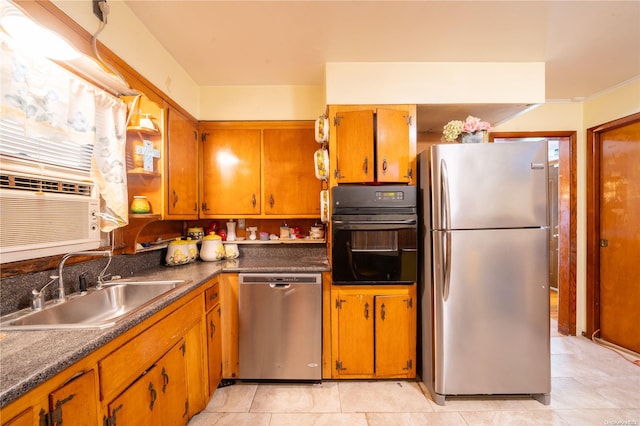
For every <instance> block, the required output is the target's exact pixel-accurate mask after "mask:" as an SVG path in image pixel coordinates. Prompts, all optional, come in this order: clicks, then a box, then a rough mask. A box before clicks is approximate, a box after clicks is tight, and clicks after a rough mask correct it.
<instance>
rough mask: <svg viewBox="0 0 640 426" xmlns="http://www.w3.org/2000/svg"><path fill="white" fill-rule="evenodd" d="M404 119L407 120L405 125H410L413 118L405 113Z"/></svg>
mask: <svg viewBox="0 0 640 426" xmlns="http://www.w3.org/2000/svg"><path fill="white" fill-rule="evenodd" d="M404 119H405V120H406V121H407V126H409V127H411V121H412V120H413V117H412V116H410V115H405V116H404Z"/></svg>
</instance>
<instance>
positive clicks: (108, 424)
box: [102, 404, 122, 426]
mask: <svg viewBox="0 0 640 426" xmlns="http://www.w3.org/2000/svg"><path fill="white" fill-rule="evenodd" d="M120 410H122V404H120V405H118V406H117V407H116V408H114V409H113V411H112V412H111V416H110V417H107V416H102V426H117V425H116V413H117V412H118V411H120Z"/></svg>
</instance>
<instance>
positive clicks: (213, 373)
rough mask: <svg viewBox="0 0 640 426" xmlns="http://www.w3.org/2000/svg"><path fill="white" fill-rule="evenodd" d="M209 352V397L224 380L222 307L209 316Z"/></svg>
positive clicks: (217, 306) (218, 306)
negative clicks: (221, 327) (221, 326)
mask: <svg viewBox="0 0 640 426" xmlns="http://www.w3.org/2000/svg"><path fill="white" fill-rule="evenodd" d="M207 346H208V348H207V350H208V370H209V396H211V395H213V393H214V392H215V391H216V388H217V387H218V384H219V383H220V380H222V333H221V329H220V305H219V304H218V305H216V306H214V308H213V309H212V310H211V311H210V312H209V313H208V314H207Z"/></svg>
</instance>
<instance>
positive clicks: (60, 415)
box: [0, 369, 98, 426]
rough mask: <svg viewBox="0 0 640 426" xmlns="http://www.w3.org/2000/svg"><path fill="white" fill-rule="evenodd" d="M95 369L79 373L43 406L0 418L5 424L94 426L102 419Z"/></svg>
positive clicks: (48, 397)
mask: <svg viewBox="0 0 640 426" xmlns="http://www.w3.org/2000/svg"><path fill="white" fill-rule="evenodd" d="M96 389H97V388H96V373H95V370H94V369H89V370H88V371H79V372H77V373H76V374H73V375H71V377H70V378H69V379H68V380H67V381H65V382H64V383H63V384H62V385H60V386H59V387H57V388H55V389H53V390H51V391H50V393H49V395H46V396H45V397H44V398H43V400H42V401H41V403H38V404H33V405H32V406H31V407H28V408H27V409H25V410H24V411H22V412H21V413H20V414H18V415H16V416H14V417H13V418H11V419H5V416H4V410H3V413H2V414H1V415H0V419H1V420H2V425H3V426H4V425H6V426H9V425H11V426H22V425H25V426H26V425H31V426H33V425H47V426H49V425H51V426H53V425H61V424H63V423H64V424H74V425H93V424H95V423H96V421H97V419H98V403H97V398H96V395H97V391H96Z"/></svg>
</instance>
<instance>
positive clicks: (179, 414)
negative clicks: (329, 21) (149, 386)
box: [155, 340, 189, 425]
mask: <svg viewBox="0 0 640 426" xmlns="http://www.w3.org/2000/svg"><path fill="white" fill-rule="evenodd" d="M185 352H186V346H185V342H184V340H183V341H181V342H180V343H178V344H177V345H175V346H174V347H173V348H172V349H171V350H170V351H169V352H167V354H166V355H165V356H163V357H162V359H161V360H160V361H159V362H158V364H157V367H158V369H157V370H156V373H157V374H158V378H157V379H156V380H155V382H156V384H157V387H158V393H159V398H158V402H159V405H160V406H159V408H160V411H161V413H162V414H161V419H162V422H160V423H158V424H176V425H177V424H186V423H187V420H189V404H188V398H187V379H186V361H185Z"/></svg>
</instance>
